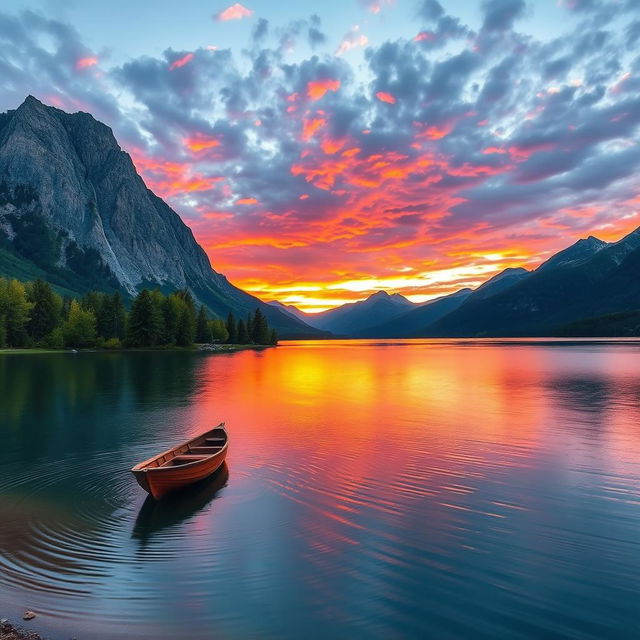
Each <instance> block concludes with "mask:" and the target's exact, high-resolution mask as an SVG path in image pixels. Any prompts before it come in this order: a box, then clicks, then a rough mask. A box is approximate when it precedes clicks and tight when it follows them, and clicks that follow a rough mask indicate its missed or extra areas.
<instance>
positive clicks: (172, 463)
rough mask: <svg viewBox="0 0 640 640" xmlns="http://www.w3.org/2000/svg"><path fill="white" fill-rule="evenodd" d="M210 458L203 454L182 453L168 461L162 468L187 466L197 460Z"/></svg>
mask: <svg viewBox="0 0 640 640" xmlns="http://www.w3.org/2000/svg"><path fill="white" fill-rule="evenodd" d="M206 457H208V456H206V455H202V454H189V453H181V454H180V455H178V456H175V457H173V458H171V459H170V460H167V461H166V462H165V463H164V464H161V465H160V466H161V467H177V466H180V465H181V464H187V463H188V462H195V461H196V460H203V459H204V458H206Z"/></svg>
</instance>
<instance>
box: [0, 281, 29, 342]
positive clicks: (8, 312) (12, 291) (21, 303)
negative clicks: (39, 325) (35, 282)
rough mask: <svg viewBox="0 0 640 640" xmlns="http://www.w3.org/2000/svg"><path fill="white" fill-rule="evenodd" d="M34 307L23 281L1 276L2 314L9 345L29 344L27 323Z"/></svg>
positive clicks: (0, 298) (0, 300)
mask: <svg viewBox="0 0 640 640" xmlns="http://www.w3.org/2000/svg"><path fill="white" fill-rule="evenodd" d="M32 307H33V304H32V303H31V302H29V301H28V300H27V292H26V289H25V286H24V285H23V284H22V282H19V281H18V280H6V279H4V278H0V316H1V317H3V318H4V331H5V332H6V338H5V341H6V344H7V345H8V346H10V347H26V346H27V344H28V342H29V335H28V333H27V325H28V323H29V319H30V313H31V309H32Z"/></svg>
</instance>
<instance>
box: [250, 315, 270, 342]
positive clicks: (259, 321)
mask: <svg viewBox="0 0 640 640" xmlns="http://www.w3.org/2000/svg"><path fill="white" fill-rule="evenodd" d="M270 333H271V332H270V330H269V324H268V323H267V319H266V317H265V315H264V314H263V313H262V311H260V309H256V311H255V313H254V314H253V323H252V335H251V338H252V341H253V342H254V343H255V344H269V340H270V338H271V335H270Z"/></svg>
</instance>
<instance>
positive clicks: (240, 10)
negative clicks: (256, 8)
mask: <svg viewBox="0 0 640 640" xmlns="http://www.w3.org/2000/svg"><path fill="white" fill-rule="evenodd" d="M252 15H253V11H252V10H251V9H247V7H245V6H243V5H241V4H240V3H239V2H236V3H235V4H232V5H231V6H230V7H227V8H226V9H225V10H224V11H221V12H220V13H218V14H216V16H215V20H216V21H218V22H226V21H228V20H242V18H250V17H251V16H252Z"/></svg>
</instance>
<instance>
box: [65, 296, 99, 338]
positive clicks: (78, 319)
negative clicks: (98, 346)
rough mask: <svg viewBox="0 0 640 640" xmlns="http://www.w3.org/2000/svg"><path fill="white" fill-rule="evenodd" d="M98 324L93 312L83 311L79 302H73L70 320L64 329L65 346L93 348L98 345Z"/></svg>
mask: <svg viewBox="0 0 640 640" xmlns="http://www.w3.org/2000/svg"><path fill="white" fill-rule="evenodd" d="M96 324H97V323H96V316H95V314H94V313H93V311H89V310H87V309H83V308H82V307H81V306H80V305H79V304H78V301H77V300H72V301H71V305H70V307H69V318H68V320H67V321H66V322H65V323H64V326H63V329H62V330H63V335H64V341H65V344H66V345H67V346H68V347H80V348H82V347H93V346H94V345H95V343H96V335H97V333H96Z"/></svg>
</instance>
